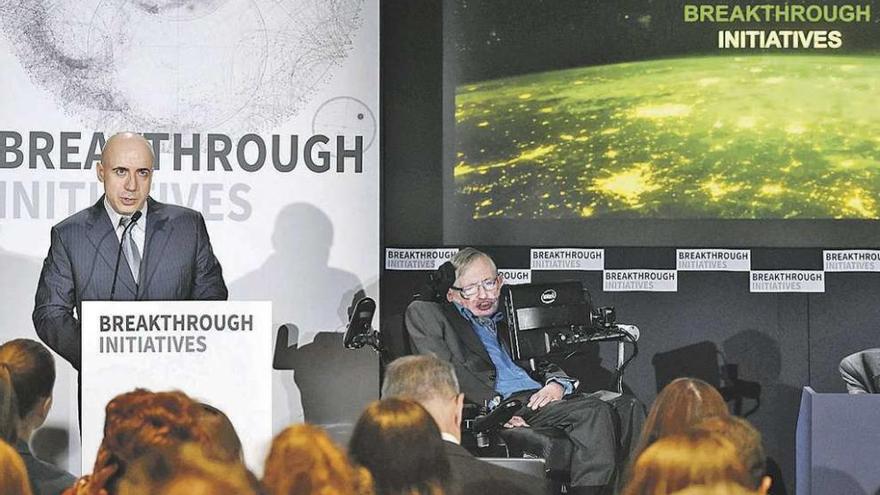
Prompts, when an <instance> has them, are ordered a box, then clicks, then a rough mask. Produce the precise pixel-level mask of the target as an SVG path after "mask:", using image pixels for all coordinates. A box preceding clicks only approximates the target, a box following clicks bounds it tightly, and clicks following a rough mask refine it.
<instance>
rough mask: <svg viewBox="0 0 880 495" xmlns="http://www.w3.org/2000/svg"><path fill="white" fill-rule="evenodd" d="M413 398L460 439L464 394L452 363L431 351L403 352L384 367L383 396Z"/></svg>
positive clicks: (445, 428) (445, 429) (440, 425)
mask: <svg viewBox="0 0 880 495" xmlns="http://www.w3.org/2000/svg"><path fill="white" fill-rule="evenodd" d="M389 397H397V398H399V399H409V400H414V401H416V402H418V403H419V404H421V405H422V407H424V408H425V409H427V410H428V413H430V414H431V416H432V417H433V418H434V421H436V422H437V426H438V427H440V431H442V432H445V433H449V434H451V435H453V436H455V437H456V438H458V439H459V441H460V440H461V409H462V405H463V403H464V394H462V393H460V392H459V388H458V378H456V376H455V368H453V367H452V364H451V363H449V362H447V361H443V360H442V359H439V358H437V357H436V356H434V355H420V356H404V357H402V358H399V359H395V360H394V361H393V362H392V363H391V364H389V365H388V367H387V368H385V381H384V382H383V383H382V398H386V399H387V398H389Z"/></svg>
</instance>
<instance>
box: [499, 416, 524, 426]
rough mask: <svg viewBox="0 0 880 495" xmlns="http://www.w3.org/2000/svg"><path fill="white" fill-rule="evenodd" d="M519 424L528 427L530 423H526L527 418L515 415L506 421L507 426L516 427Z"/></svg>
mask: <svg viewBox="0 0 880 495" xmlns="http://www.w3.org/2000/svg"><path fill="white" fill-rule="evenodd" d="M519 426H525V427H528V426H529V424H528V423H526V420H524V419H522V418H521V417H519V416H513V417H512V418H510V420H509V421H508V422H507V423H504V427H505V428H516V427H519Z"/></svg>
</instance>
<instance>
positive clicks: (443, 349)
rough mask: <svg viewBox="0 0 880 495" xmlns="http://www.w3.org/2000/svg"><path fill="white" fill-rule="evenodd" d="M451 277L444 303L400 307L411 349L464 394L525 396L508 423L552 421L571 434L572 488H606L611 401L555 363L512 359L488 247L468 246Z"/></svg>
mask: <svg viewBox="0 0 880 495" xmlns="http://www.w3.org/2000/svg"><path fill="white" fill-rule="evenodd" d="M452 265H453V266H454V267H455V281H454V283H453V284H452V286H451V287H450V288H449V289H448V291H447V293H446V298H447V301H448V302H449V304H441V303H435V302H423V301H415V302H413V303H411V304H410V305H409V307H408V308H407V311H406V327H407V331H408V332H409V335H410V340H411V343H412V346H413V349H414V350H415V351H416V352H418V353H419V354H427V353H433V354H434V355H436V356H437V357H438V358H440V359H442V360H445V361H449V362H451V363H452V365H453V366H454V367H455V372H456V375H457V376H458V379H459V380H460V384H461V390H462V391H463V392H464V395H465V397H466V399H467V400H469V401H471V402H475V403H478V404H480V403H482V402H483V401H485V400H489V399H492V398H493V397H494V396H496V395H500V396H501V397H502V398H503V399H505V400H506V399H512V398H518V399H521V400H522V401H523V402H524V403H527V405H526V406H524V407H523V408H522V409H521V410H520V411H519V413H518V414H517V415H516V416H514V417H513V418H512V419H511V421H510V422H509V423H508V424H507V425H506V426H508V427H525V426H529V425H531V426H553V427H558V428H560V429H562V430H563V431H565V433H566V434H567V435H568V437H569V439H570V440H571V441H572V445H573V451H572V460H571V483H572V489H573V490H572V491H573V492H576V493H579V494H593V493H605V492H607V491H608V490H610V489H611V485H612V484H613V482H614V477H615V474H616V471H617V466H616V464H617V463H616V461H617V458H618V457H617V456H618V453H617V444H618V432H617V429H616V427H615V419H614V412H613V408H612V406H611V405H609V404H608V403H606V402H603V401H601V400H599V399H598V398H595V397H591V396H587V395H584V394H579V393H576V392H575V389H576V387H577V385H578V382H577V380H575V379H573V378H570V377H569V376H567V375H566V374H565V372H564V371H563V370H562V369H561V368H559V367H558V366H556V365H554V364H552V363H549V362H541V363H538V365H537V366H536V370H535V371H533V372H529V371H527V370H526V369H525V368H524V367H523V366H522V365H521V364H520V363H516V362H514V361H513V360H512V358H511V354H510V351H509V350H508V349H506V348H505V346H504V345H503V344H502V343H501V342H500V341H499V339H498V336H497V326H498V325H500V324H504V322H503V316H504V315H503V313H502V312H499V310H498V306H499V299H498V298H499V295H500V293H501V285H502V283H503V281H502V280H501V278H500V276H499V275H498V270H497V268H496V267H495V263H494V262H493V261H492V258H490V257H489V256H488V255H487V254H485V253H483V252H480V251H477V250H476V249H473V248H465V249H462V250H461V251H459V253H458V254H456V256H455V257H453V259H452Z"/></svg>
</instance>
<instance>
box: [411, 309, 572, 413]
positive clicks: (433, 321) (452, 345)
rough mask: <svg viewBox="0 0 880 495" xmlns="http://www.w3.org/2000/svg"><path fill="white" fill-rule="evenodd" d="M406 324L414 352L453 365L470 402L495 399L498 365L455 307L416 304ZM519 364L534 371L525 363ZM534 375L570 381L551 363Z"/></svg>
mask: <svg viewBox="0 0 880 495" xmlns="http://www.w3.org/2000/svg"><path fill="white" fill-rule="evenodd" d="M405 321H406V329H407V332H408V333H409V337H410V342H411V344H412V349H413V351H414V352H416V353H418V354H429V353H433V354H434V355H435V356H437V357H438V358H440V359H442V360H444V361H449V362H451V363H452V364H453V366H454V367H455V374H456V376H457V377H458V384H459V387H460V388H461V391H462V392H464V395H465V398H466V399H467V400H468V401H470V402H474V403H477V404H482V403H483V401H484V400H491V399H492V397H494V396H495V379H496V372H495V365H494V364H493V363H492V359H491V358H489V353H487V352H486V348H485V347H484V346H483V343H482V342H481V341H480V338H479V337H478V336H477V334H476V333H475V332H474V329H473V327H471V324H470V323H469V322H468V321H467V320H465V319H464V317H462V316H461V313H459V312H458V309H457V308H456V307H455V306H454V305H452V304H451V303H443V304H441V303H436V302H426V301H413V302H412V303H410V305H409V307H407V308H406V320H405ZM517 364H519V365H520V366H521V367H522V368H524V369H526V370H527V371H530V370H529V368H528V367H527V366H526V365H525V363H517ZM531 374H532V377H533V378H534V379H535V380H537V381H538V382H540V383H542V384H543V383H546V382H547V380H549V379H551V378H563V379H570V377H569V376H568V375H566V374H565V372H564V371H562V369H561V368H560V367H558V366H556V365H555V364H552V363H549V362H539V363H538V366H537V370H536V371H534V372H531Z"/></svg>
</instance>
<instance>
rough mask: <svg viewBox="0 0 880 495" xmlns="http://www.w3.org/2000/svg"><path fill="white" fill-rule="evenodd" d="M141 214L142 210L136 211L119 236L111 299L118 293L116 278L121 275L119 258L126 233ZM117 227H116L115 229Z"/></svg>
mask: <svg viewBox="0 0 880 495" xmlns="http://www.w3.org/2000/svg"><path fill="white" fill-rule="evenodd" d="M141 215H143V214H142V213H141V212H140V210H138V211H136V212H134V214H133V215H132V216H131V221H130V222H128V225H126V226H125V229H123V230H122V236H121V237H120V238H119V249H117V250H116V266H115V267H114V268H113V284H112V285H111V286H110V300H111V301H112V300H113V296H115V295H116V279H117V278H118V277H119V260H120V258H122V243H123V242H125V234H127V233H128V231H129V229H131V228H132V227H134V224H136V223H137V221H138V220H140V218H141ZM115 229H116V227H114V230H115Z"/></svg>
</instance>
